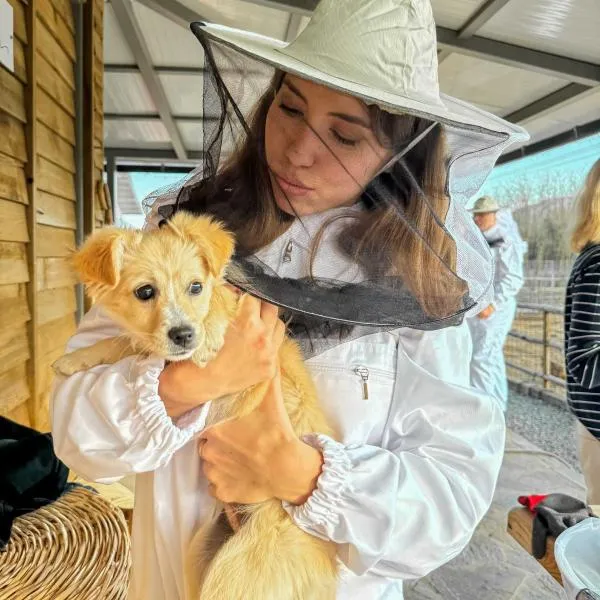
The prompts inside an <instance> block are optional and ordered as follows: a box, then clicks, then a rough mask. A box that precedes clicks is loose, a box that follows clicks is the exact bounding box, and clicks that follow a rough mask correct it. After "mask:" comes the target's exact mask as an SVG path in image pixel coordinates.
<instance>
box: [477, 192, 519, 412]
mask: <svg viewBox="0 0 600 600" xmlns="http://www.w3.org/2000/svg"><path fill="white" fill-rule="evenodd" d="M472 212H473V217H474V220H475V222H476V224H477V226H478V227H479V229H480V230H481V232H482V233H483V236H484V237H485V239H486V241H487V242H488V244H489V246H490V250H491V251H492V254H493V256H494V266H495V275H494V299H493V302H492V304H490V305H489V306H488V307H487V308H485V309H484V310H483V311H481V312H480V313H479V314H478V315H476V316H474V317H472V318H470V319H468V323H469V328H470V330H471V336H472V339H473V357H472V359H471V385H473V386H474V387H476V388H479V389H481V390H483V391H485V392H487V393H488V394H490V396H492V397H493V398H495V399H496V400H498V402H500V405H501V407H502V409H503V410H504V411H506V407H507V402H508V383H507V379H506V366H505V364H504V342H505V340H506V336H507V335H508V332H509V331H510V328H511V325H512V322H513V319H514V317H515V312H516V309H517V294H518V293H519V290H520V289H521V287H522V286H523V257H524V255H525V253H526V252H527V244H526V243H525V242H524V241H523V240H522V239H521V236H520V234H519V230H518V227H517V224H516V222H515V220H514V219H513V217H512V215H511V213H510V212H509V211H507V210H500V207H499V206H498V204H497V203H496V201H495V200H494V199H493V198H490V197H489V196H484V197H483V198H480V199H479V200H477V202H476V203H475V205H474V207H473V209H472Z"/></svg>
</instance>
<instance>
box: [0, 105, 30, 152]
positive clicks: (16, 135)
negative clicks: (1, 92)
mask: <svg viewBox="0 0 600 600" xmlns="http://www.w3.org/2000/svg"><path fill="white" fill-rule="evenodd" d="M0 140H2V145H1V146H0V149H1V150H2V152H3V153H4V154H7V155H8V156H10V157H11V158H16V159H17V160H18V161H19V162H21V163H25V162H27V145H26V144H25V129H24V127H23V123H20V122H19V121H17V120H16V119H15V118H13V117H11V116H10V115H7V114H6V113H3V112H0Z"/></svg>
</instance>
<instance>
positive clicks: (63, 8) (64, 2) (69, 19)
mask: <svg viewBox="0 0 600 600" xmlns="http://www.w3.org/2000/svg"><path fill="white" fill-rule="evenodd" d="M52 4H53V5H54V8H55V9H56V11H57V12H58V14H59V15H60V16H61V18H62V19H63V21H64V22H65V25H66V26H67V29H69V31H70V32H71V33H72V34H75V20H74V18H73V5H72V2H71V0H52Z"/></svg>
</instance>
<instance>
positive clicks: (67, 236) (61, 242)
mask: <svg viewBox="0 0 600 600" xmlns="http://www.w3.org/2000/svg"><path fill="white" fill-rule="evenodd" d="M36 235H37V242H38V252H37V256H38V257H39V258H42V257H46V256H69V255H70V254H71V253H72V252H73V251H74V250H75V247H76V245H75V232H74V231H72V230H71V229H58V228H57V227H48V226H47V225H38V226H37V227H36Z"/></svg>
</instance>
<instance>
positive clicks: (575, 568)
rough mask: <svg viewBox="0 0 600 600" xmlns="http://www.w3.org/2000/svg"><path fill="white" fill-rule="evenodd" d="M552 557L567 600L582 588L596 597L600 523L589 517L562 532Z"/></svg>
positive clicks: (599, 582)
mask: <svg viewBox="0 0 600 600" xmlns="http://www.w3.org/2000/svg"><path fill="white" fill-rule="evenodd" d="M554 557H555V558H556V564H557V565H558V568H559V569H560V574H561V576H562V580H563V586H564V588H565V592H566V595H567V598H568V600H576V598H577V594H578V593H579V592H580V591H581V590H583V589H586V588H587V589H590V590H592V591H593V592H596V593H600V519H597V518H594V517H590V518H589V519H585V520H584V521H581V523H578V524H577V525H574V526H573V527H569V528H568V529H567V530H566V531H563V533H561V534H560V535H559V536H558V537H557V538H556V544H555V545H554Z"/></svg>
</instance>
